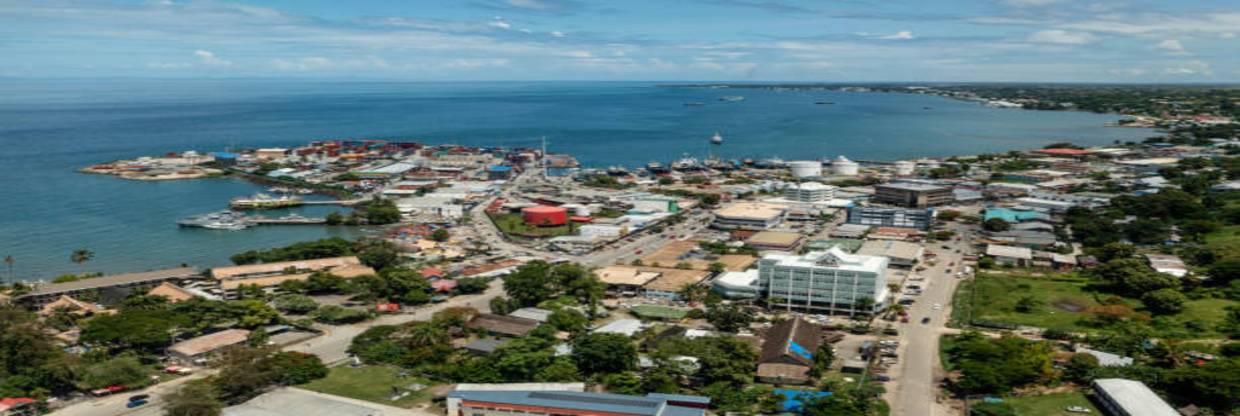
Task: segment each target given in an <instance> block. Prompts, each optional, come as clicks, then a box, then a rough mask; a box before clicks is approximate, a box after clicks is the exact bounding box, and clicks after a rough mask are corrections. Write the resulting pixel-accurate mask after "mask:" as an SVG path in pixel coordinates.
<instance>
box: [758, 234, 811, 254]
mask: <svg viewBox="0 0 1240 416" xmlns="http://www.w3.org/2000/svg"><path fill="white" fill-rule="evenodd" d="M802 241H805V236H803V235H801V233H792V232H785V231H759V232H757V233H754V235H752V236H749V238H747V239H745V244H746V245H748V246H750V247H753V248H755V249H758V250H779V251H792V250H796V248H797V246H800V245H801V242H802Z"/></svg>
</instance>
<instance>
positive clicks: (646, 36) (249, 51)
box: [0, 0, 1240, 82]
mask: <svg viewBox="0 0 1240 416" xmlns="http://www.w3.org/2000/svg"><path fill="white" fill-rule="evenodd" d="M0 56H2V57H4V59H0V76H8V77H38V78H57V77H160V78H169V77H171V78H221V77H281V78H290V77H303V78H356V79H402V80H742V81H744V80H752V81H1064V82H1236V81H1237V80H1240V3H1237V2H1235V1H1234V0H1231V1H1216V0H1197V1H1191V0H1190V1H1141V0H1130V1H1110V0H1097V1H1074V0H933V1H931V0H922V1H902V0H837V1H791V0H661V1H645V0H614V1H591V0H460V1H454V0H434V1H429V0H426V1H421V0H399V1H398V0H393V1H377V0H350V1H328V0H246V1H193V0H170V1H169V0H164V1H78V0H38V1H12V0H0Z"/></svg>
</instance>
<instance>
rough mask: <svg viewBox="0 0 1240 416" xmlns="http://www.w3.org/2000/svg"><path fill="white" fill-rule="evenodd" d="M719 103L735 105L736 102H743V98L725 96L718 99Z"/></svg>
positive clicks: (739, 96)
mask: <svg viewBox="0 0 1240 416" xmlns="http://www.w3.org/2000/svg"><path fill="white" fill-rule="evenodd" d="M719 101H724V102H729V103H737V102H741V101H745V97H744V96H741V95H725V96H722V97H719Z"/></svg>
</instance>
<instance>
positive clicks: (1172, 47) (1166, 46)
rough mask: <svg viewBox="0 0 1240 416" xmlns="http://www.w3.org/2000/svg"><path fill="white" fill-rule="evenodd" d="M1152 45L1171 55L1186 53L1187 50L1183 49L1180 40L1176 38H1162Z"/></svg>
mask: <svg viewBox="0 0 1240 416" xmlns="http://www.w3.org/2000/svg"><path fill="white" fill-rule="evenodd" d="M1154 47H1155V48H1158V49H1162V50H1164V51H1167V53H1170V54H1172V55H1188V50H1187V49H1184V45H1182V44H1180V41H1179V40H1176V39H1167V40H1164V41H1162V42H1159V43H1158V45H1155V46H1154Z"/></svg>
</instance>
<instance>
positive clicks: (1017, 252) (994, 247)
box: [986, 244, 1033, 267]
mask: <svg viewBox="0 0 1240 416" xmlns="http://www.w3.org/2000/svg"><path fill="white" fill-rule="evenodd" d="M986 256H988V257H990V258H993V259H994V260H995V262H996V263H999V264H1003V265H1012V266H1017V267H1027V266H1029V265H1030V264H1031V263H1032V262H1033V250H1030V249H1028V248H1025V247H1013V246H1004V245H998V244H989V245H987V246H986Z"/></svg>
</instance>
